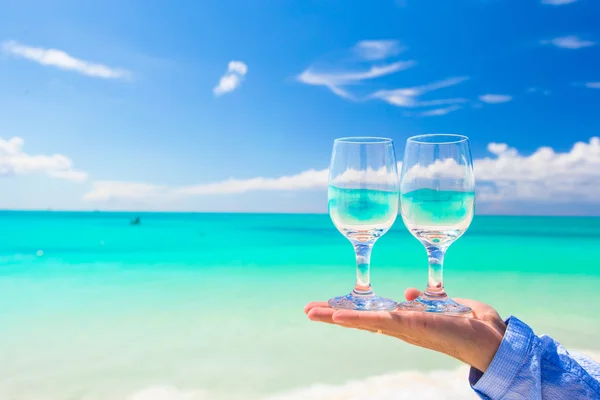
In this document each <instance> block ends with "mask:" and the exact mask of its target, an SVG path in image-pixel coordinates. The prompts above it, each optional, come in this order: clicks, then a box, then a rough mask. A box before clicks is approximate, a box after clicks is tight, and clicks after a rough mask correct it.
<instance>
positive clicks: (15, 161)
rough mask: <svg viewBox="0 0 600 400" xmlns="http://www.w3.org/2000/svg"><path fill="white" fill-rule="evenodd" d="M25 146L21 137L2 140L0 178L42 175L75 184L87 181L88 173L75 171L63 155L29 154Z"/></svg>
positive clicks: (0, 139)
mask: <svg viewBox="0 0 600 400" xmlns="http://www.w3.org/2000/svg"><path fill="white" fill-rule="evenodd" d="M24 144H25V141H24V140H23V138H20V137H13V138H10V139H7V140H5V139H2V138H0V177H2V176H12V175H31V174H38V173H42V174H46V175H48V176H50V177H52V178H58V179H66V180H70V181H75V182H83V181H85V180H86V179H87V173H85V172H83V171H78V170H75V169H73V162H72V161H71V159H70V158H68V157H66V156H64V155H62V154H53V155H41V154H36V155H31V154H27V153H25V152H24V151H23V145H24Z"/></svg>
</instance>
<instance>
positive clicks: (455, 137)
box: [406, 133, 469, 144]
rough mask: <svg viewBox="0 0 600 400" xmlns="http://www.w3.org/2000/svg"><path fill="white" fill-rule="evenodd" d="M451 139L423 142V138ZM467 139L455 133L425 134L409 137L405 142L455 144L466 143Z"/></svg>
mask: <svg viewBox="0 0 600 400" xmlns="http://www.w3.org/2000/svg"><path fill="white" fill-rule="evenodd" d="M443 137H446V138H452V140H436V141H427V140H423V139H425V138H443ZM468 140H469V138H468V137H467V136H465V135H458V134H455V133H427V134H424V135H416V136H411V137H409V138H408V139H407V140H406V141H407V142H413V143H418V144H457V143H463V142H466V141H468Z"/></svg>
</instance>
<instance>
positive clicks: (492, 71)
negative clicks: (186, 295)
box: [0, 0, 600, 214]
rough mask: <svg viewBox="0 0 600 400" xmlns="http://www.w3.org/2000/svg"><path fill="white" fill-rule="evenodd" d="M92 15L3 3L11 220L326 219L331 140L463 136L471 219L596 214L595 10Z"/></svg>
mask: <svg viewBox="0 0 600 400" xmlns="http://www.w3.org/2000/svg"><path fill="white" fill-rule="evenodd" d="M39 3H42V4H39ZM86 3H87V4H84V3H83V2H76V1H61V0H57V1H54V2H52V4H51V5H50V3H48V2H33V1H27V0H19V1H6V0H0V9H2V12H0V88H1V89H2V90H0V185H1V186H0V187H1V188H2V191H1V192H2V194H1V196H0V208H11V209H15V208H17V209H31V208H33V209H46V208H53V209H107V210H111V209H125V210H128V209H146V210H198V211H283V212H324V211H326V190H325V189H324V188H325V185H326V170H325V169H326V168H327V165H328V163H329V158H330V152H331V146H332V141H333V139H334V138H336V137H341V136H385V137H391V138H392V139H394V140H395V142H396V146H397V153H398V156H399V158H401V155H402V151H403V147H404V141H405V140H406V138H407V137H409V136H411V135H415V134H420V133H460V134H464V135H467V136H469V137H470V138H471V145H472V152H473V157H474V159H475V160H476V161H475V168H476V171H475V172H476V176H477V178H478V180H479V181H480V182H482V183H486V185H485V187H483V186H482V190H481V193H480V194H479V200H480V201H479V202H478V211H480V212H488V213H515V214H523V213H526V214H527V213H543V214H599V213H600V211H598V209H599V207H598V206H599V205H600V143H598V142H597V141H595V140H594V139H592V138H593V137H596V136H600V118H599V115H600V114H599V112H598V110H599V106H600V25H598V23H597V21H598V20H600V3H598V2H597V1H593V0H575V1H573V0H486V1H484V0H455V1H452V2H449V1H432V0H419V1H417V0H404V1H398V0H389V1H387V0H381V1H377V2H360V1H355V2H334V1H322V0H321V1H301V2H298V1H283V0H282V1H258V0H257V1H252V2H250V1H204V2H192V1H188V2H183V1H182V2H178V4H177V6H174V5H172V4H171V3H169V2H154V3H153V4H149V3H148V2H143V1H129V2H119V1H110V0H109V1H103V2H99V3H95V4H91V3H89V2H86ZM220 82H221V85H220V89H217V88H218V87H219V84H220ZM577 142H583V144H579V145H576V143H577ZM490 143H495V145H491V147H490ZM503 144H506V145H507V146H503ZM574 146H576V147H575V148H574ZM541 147H549V148H550V149H551V150H549V149H542V150H541V151H538V149H539V148H541ZM490 150H492V151H490ZM548 151H550V153H548ZM536 152H537V153H536ZM55 154H56V155H59V156H53V155H55ZM532 154H533V156H532ZM486 158H487V159H486ZM478 160H479V161H478ZM311 171H312V172H311ZM282 177H283V178H282ZM286 177H287V178H286ZM324 177H325V178H324ZM232 179H233V180H232ZM489 188H492V189H489Z"/></svg>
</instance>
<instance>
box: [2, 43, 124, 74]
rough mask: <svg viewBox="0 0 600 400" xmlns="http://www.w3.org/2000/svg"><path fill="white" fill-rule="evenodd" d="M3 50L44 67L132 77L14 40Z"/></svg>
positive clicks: (120, 70) (5, 44) (3, 44)
mask: <svg viewBox="0 0 600 400" xmlns="http://www.w3.org/2000/svg"><path fill="white" fill-rule="evenodd" d="M2 50H3V51H4V52H5V53H8V54H12V55H14V56H16V57H21V58H25V59H28V60H31V61H35V62H37V63H39V64H42V65H48V66H52V67H56V68H60V69H64V70H69V71H75V72H78V73H80V74H82V75H87V76H92V77H95V78H104V79H123V78H128V77H130V76H131V73H130V72H129V71H127V70H124V69H119V68H112V67H108V66H106V65H103V64H96V63H93V62H89V61H85V60H81V59H79V58H75V57H73V56H71V55H69V54H67V53H66V52H64V51H62V50H57V49H44V48H41V47H32V46H27V45H23V44H20V43H18V42H15V41H13V40H8V41H4V42H2Z"/></svg>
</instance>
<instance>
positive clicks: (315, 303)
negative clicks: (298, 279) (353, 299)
mask: <svg viewBox="0 0 600 400" xmlns="http://www.w3.org/2000/svg"><path fill="white" fill-rule="evenodd" d="M316 307H323V308H329V304H328V303H327V302H326V301H311V302H310V303H308V304H307V305H306V306H304V314H306V315H308V313H309V311H310V310H312V309H313V308H316Z"/></svg>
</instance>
